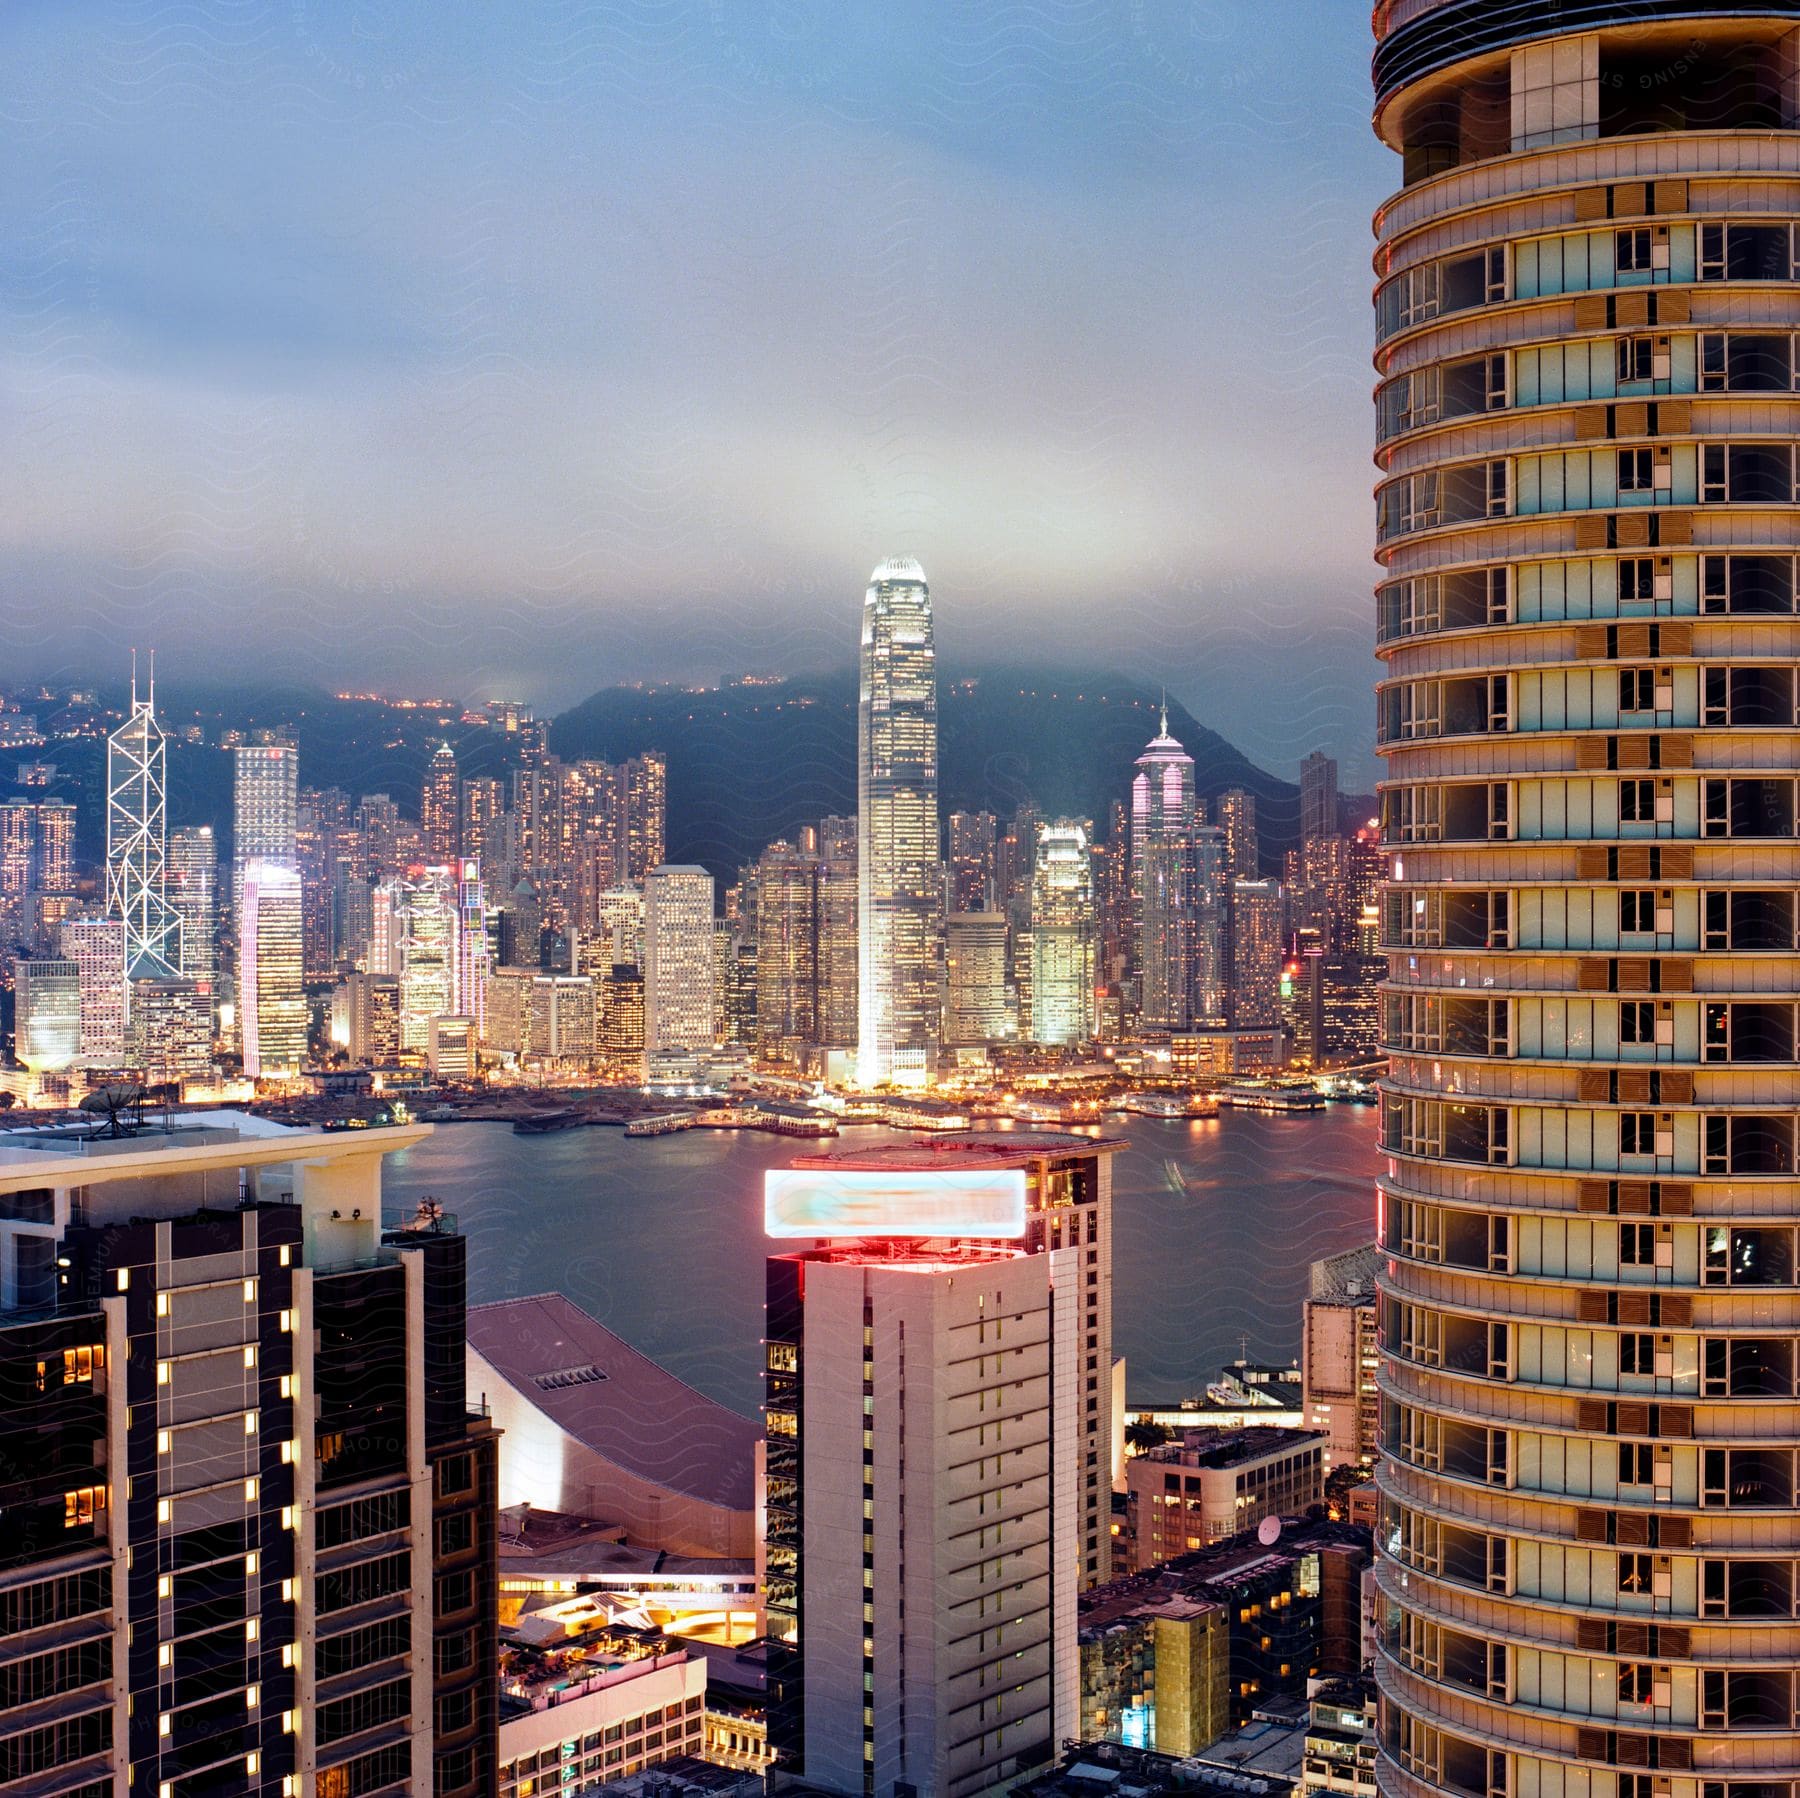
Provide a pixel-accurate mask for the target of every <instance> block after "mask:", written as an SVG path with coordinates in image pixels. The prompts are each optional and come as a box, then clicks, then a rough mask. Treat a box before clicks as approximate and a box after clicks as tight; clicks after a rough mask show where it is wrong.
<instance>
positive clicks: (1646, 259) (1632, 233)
mask: <svg viewBox="0 0 1800 1798" xmlns="http://www.w3.org/2000/svg"><path fill="white" fill-rule="evenodd" d="M1613 246H1614V259H1615V262H1616V265H1617V267H1618V270H1619V273H1620V274H1622V275H1627V274H1641V273H1647V272H1648V270H1649V268H1650V227H1649V226H1648V225H1638V226H1635V227H1633V228H1632V229H1631V230H1629V231H1615V232H1614V233H1613Z"/></svg>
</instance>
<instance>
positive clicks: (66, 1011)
mask: <svg viewBox="0 0 1800 1798" xmlns="http://www.w3.org/2000/svg"><path fill="white" fill-rule="evenodd" d="M13 1056H14V1058H15V1059H16V1060H17V1061H19V1062H21V1063H22V1064H23V1065H24V1066H25V1067H28V1068H29V1069H30V1070H31V1071H32V1072H33V1073H34V1074H53V1073H57V1072H59V1071H60V1070H62V1069H63V1068H66V1067H68V1066H69V1065H70V1064H71V1063H72V1062H74V1061H77V1060H79V1059H80V1056H81V969H80V968H79V967H78V966H77V964H76V963H74V962H72V961H21V962H15V963H14V964H13Z"/></svg>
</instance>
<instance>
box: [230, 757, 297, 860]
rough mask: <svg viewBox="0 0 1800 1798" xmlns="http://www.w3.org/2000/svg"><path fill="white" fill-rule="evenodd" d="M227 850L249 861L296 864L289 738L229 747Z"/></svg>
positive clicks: (294, 772) (293, 763)
mask: <svg viewBox="0 0 1800 1798" xmlns="http://www.w3.org/2000/svg"><path fill="white" fill-rule="evenodd" d="M231 753H232V807H231V815H232V851H233V854H234V855H235V856H236V858H237V866H238V868H239V870H240V875H239V878H240V879H241V878H242V874H241V870H242V869H243V868H245V867H246V866H247V865H248V864H249V863H251V862H264V863H271V864H273V865H275V866H277V867H283V868H292V867H296V866H298V859H299V848H298V843H297V836H298V832H299V827H300V752H299V751H298V750H297V749H296V748H295V747H294V746H293V745H292V744H291V743H275V742H261V743H246V744H241V745H239V746H238V747H237V748H235V749H234V750H233V751H232V752H231Z"/></svg>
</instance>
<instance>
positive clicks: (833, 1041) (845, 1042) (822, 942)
mask: <svg viewBox="0 0 1800 1798" xmlns="http://www.w3.org/2000/svg"><path fill="white" fill-rule="evenodd" d="M856 836H857V830H856V820H855V819H854V818H838V817H831V818H821V819H820V820H819V1029H818V1040H819V1042H820V1043H821V1044H823V1045H824V1046H825V1047H826V1048H828V1049H842V1050H845V1051H846V1052H848V1053H851V1054H853V1053H854V1052H855V1049H856V1032H857V1018H858V1013H857V980H858V962H859V959H860V955H861V942H860V938H859V936H858V932H857V923H856V920H857V910H856V908H857V904H858V892H857V875H856Z"/></svg>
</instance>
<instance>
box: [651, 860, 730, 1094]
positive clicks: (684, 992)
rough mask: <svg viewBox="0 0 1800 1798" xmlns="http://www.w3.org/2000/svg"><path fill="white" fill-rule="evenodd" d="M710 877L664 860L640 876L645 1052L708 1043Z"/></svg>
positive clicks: (695, 1049) (697, 1048)
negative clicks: (644, 879)
mask: <svg viewBox="0 0 1800 1798" xmlns="http://www.w3.org/2000/svg"><path fill="white" fill-rule="evenodd" d="M713 1023H714V1018H713V879H712V876H711V875H710V874H708V873H707V871H706V870H705V869H704V868H699V867H694V866H691V865H683V864H679V863H665V864H664V865H663V866H662V867H659V868H652V869H651V870H650V876H649V878H648V879H647V880H646V881H645V882H644V1055H645V1058H646V1060H648V1059H649V1058H651V1057H653V1056H657V1055H694V1054H699V1053H702V1052H704V1051H706V1050H709V1049H711V1048H712V1046H713Z"/></svg>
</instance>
